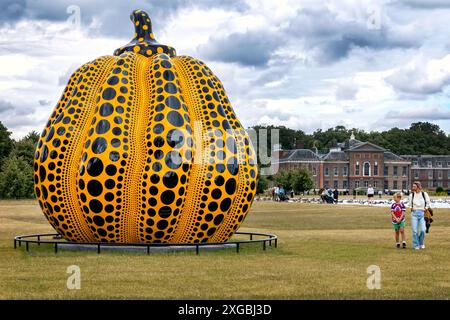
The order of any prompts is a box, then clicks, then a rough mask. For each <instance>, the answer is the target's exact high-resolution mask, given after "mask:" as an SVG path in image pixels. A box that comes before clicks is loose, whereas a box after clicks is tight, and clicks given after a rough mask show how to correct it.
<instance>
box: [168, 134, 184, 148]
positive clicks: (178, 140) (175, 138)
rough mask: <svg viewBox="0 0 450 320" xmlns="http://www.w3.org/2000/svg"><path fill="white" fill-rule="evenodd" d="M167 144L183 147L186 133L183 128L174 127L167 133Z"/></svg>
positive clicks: (173, 146)
mask: <svg viewBox="0 0 450 320" xmlns="http://www.w3.org/2000/svg"><path fill="white" fill-rule="evenodd" d="M166 140H167V144H168V145H169V146H171V147H172V148H181V146H182V145H183V143H184V135H183V132H181V130H178V129H172V130H170V131H169V132H168V133H167V137H166Z"/></svg>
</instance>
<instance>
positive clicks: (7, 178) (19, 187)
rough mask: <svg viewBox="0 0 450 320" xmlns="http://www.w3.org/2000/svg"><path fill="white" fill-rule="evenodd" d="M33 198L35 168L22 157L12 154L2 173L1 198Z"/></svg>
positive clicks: (3, 166) (0, 175) (0, 181)
mask: <svg viewBox="0 0 450 320" xmlns="http://www.w3.org/2000/svg"><path fill="white" fill-rule="evenodd" d="M33 197H34V186H33V167H32V166H31V165H30V164H29V163H28V162H27V161H26V160H25V159H23V158H22V157H17V156H16V155H14V154H11V155H10V156H9V157H8V158H6V159H5V161H4V163H3V165H2V170H1V172H0V198H6V199H11V198H15V199H18V198H33Z"/></svg>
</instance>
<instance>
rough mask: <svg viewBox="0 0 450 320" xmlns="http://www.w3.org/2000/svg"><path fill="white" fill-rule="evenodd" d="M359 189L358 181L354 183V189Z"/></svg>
mask: <svg viewBox="0 0 450 320" xmlns="http://www.w3.org/2000/svg"><path fill="white" fill-rule="evenodd" d="M357 188H359V181H355V189H357Z"/></svg>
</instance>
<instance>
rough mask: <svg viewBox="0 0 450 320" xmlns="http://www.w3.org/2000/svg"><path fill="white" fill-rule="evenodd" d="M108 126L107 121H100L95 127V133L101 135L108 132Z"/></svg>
mask: <svg viewBox="0 0 450 320" xmlns="http://www.w3.org/2000/svg"><path fill="white" fill-rule="evenodd" d="M109 128H110V125H109V121H108V120H100V121H99V122H98V123H97V126H96V127H95V132H97V133H98V134H103V133H106V132H108V131H109Z"/></svg>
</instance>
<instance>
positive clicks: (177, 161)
mask: <svg viewBox="0 0 450 320" xmlns="http://www.w3.org/2000/svg"><path fill="white" fill-rule="evenodd" d="M181 160H182V159H181V155H180V153H179V152H177V151H170V152H169V153H167V155H166V159H165V162H166V165H167V166H168V167H169V168H170V169H178V168H179V167H180V166H181Z"/></svg>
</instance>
